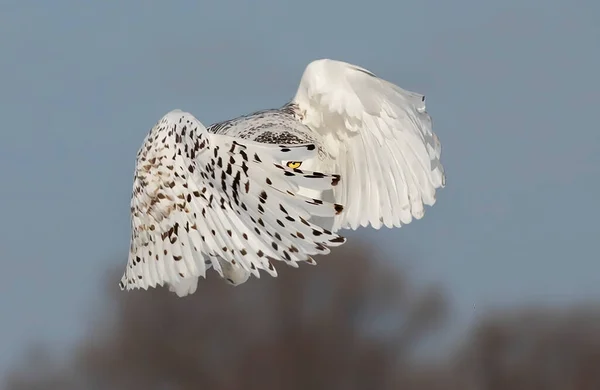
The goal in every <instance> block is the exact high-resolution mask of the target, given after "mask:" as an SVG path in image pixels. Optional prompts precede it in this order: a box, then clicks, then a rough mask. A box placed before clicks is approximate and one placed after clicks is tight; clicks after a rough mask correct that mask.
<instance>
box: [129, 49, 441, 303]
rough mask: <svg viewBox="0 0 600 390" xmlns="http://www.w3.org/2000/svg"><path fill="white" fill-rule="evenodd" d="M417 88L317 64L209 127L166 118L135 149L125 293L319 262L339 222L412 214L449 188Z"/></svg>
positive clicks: (370, 222)
mask: <svg viewBox="0 0 600 390" xmlns="http://www.w3.org/2000/svg"><path fill="white" fill-rule="evenodd" d="M440 155H441V145H440V142H439V140H438V138H437V136H436V135H435V134H434V133H433V131H432V123H431V118H430V116H429V114H427V112H426V110H425V98H424V96H423V95H420V94H417V93H414V92H410V91H406V90H404V89H402V88H400V87H398V86H396V85H394V84H392V83H390V82H387V81H385V80H383V79H381V78H378V77H377V76H375V75H374V74H373V73H371V72H370V71H368V70H366V69H364V68H361V67H359V66H356V65H351V64H348V63H345V62H341V61H334V60H328V59H323V60H317V61H313V62H312V63H310V64H309V65H308V66H307V67H306V69H305V71H304V74H303V75H302V79H301V80H300V86H299V88H298V90H297V92H296V95H295V97H294V99H293V100H292V101H291V102H289V103H287V104H285V105H284V106H283V107H281V108H278V109H272V110H265V111H259V112H256V113H253V114H250V115H245V116H241V117H239V118H235V119H232V120H228V121H225V122H220V123H216V124H214V125H212V126H209V127H208V128H207V127H205V126H204V125H202V123H200V121H199V120H198V119H196V118H195V117H194V116H193V115H191V114H189V113H187V112H183V111H180V110H174V111H171V112H169V113H167V114H166V115H165V116H164V117H163V118H162V119H161V120H160V121H159V122H158V123H157V124H156V125H155V126H154V127H153V128H152V129H151V130H150V132H149V134H148V135H147V136H146V138H145V140H144V143H143V144H142V146H141V148H140V149H139V151H138V154H137V158H136V165H135V173H134V180H133V193H132V197H131V230H132V233H131V245H130V251H129V258H128V261H127V266H126V269H125V273H124V275H123V277H122V279H121V282H120V287H121V289H123V290H132V289H136V288H142V289H147V288H148V287H156V286H157V285H161V286H162V285H164V284H167V285H168V286H169V289H170V290H171V291H173V292H175V293H176V294H177V295H178V296H185V295H188V294H192V293H194V292H195V291H196V287H197V284H198V278H199V277H200V276H202V277H205V276H206V271H207V270H208V269H209V268H211V267H212V268H213V269H214V270H215V271H216V272H217V273H218V274H219V275H220V276H221V277H222V278H224V279H226V280H227V281H228V282H229V283H231V284H233V285H239V284H241V283H244V282H245V281H246V280H247V279H248V278H249V276H250V275H251V274H253V275H255V276H256V277H260V270H262V271H265V272H267V273H268V274H270V275H271V276H277V272H276V269H275V267H274V265H273V263H275V262H276V261H283V262H285V263H287V264H288V265H290V266H293V267H298V262H307V263H309V264H315V261H314V260H313V258H312V256H313V255H319V254H327V253H329V251H330V249H329V248H330V247H334V246H338V245H341V244H343V243H344V242H345V239H344V238H343V237H341V236H339V235H338V232H339V231H340V229H357V228H358V227H359V226H364V227H366V226H372V227H373V228H375V229H379V228H381V227H382V226H386V227H389V228H391V227H399V226H401V225H403V224H404V225H405V224H408V223H410V222H411V221H412V219H413V218H416V219H420V218H421V217H422V216H423V214H424V205H429V206H431V205H433V204H434V203H435V192H436V189H437V188H441V187H444V185H445V176H444V169H443V167H442V164H441V162H440Z"/></svg>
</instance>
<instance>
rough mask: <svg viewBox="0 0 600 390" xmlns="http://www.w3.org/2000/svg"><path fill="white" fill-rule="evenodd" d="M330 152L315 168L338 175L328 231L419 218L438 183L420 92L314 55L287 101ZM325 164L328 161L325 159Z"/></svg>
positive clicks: (435, 147)
mask: <svg viewBox="0 0 600 390" xmlns="http://www.w3.org/2000/svg"><path fill="white" fill-rule="evenodd" d="M292 103H294V104H296V105H297V106H298V108H299V111H300V115H301V117H302V119H301V120H302V122H303V123H304V124H305V125H307V126H309V127H310V128H312V129H313V130H314V131H316V132H317V133H319V134H320V135H321V136H322V139H323V145H324V147H325V149H326V151H327V152H328V153H329V155H330V158H329V159H326V160H325V162H324V163H321V165H320V166H319V165H317V166H316V168H315V169H318V170H324V171H325V172H336V173H339V174H340V175H341V177H342V179H341V183H340V185H339V186H337V187H336V188H334V189H333V192H334V196H335V200H336V201H337V202H339V203H342V204H343V205H344V210H343V212H342V213H340V214H339V215H338V216H336V217H335V219H334V223H333V230H334V231H336V230H338V229H340V228H351V229H356V228H358V227H359V226H368V225H369V224H370V225H371V226H373V227H374V228H376V229H379V228H380V227H381V226H382V225H385V226H387V227H394V226H396V227H398V226H400V225H402V224H408V223H410V222H411V221H412V219H413V218H417V219H420V218H421V217H422V216H423V214H424V205H433V204H434V203H435V192H436V189H437V188H440V187H443V186H444V185H445V176H444V168H443V167H442V164H441V162H440V155H441V145H440V142H439V140H438V138H437V136H436V135H435V134H434V133H433V131H432V123H431V118H430V116H429V114H427V112H426V110H425V98H424V96H422V95H419V94H416V93H413V92H409V91H406V90H403V89H401V88H400V87H398V86H396V85H394V84H391V83H389V82H387V81H385V80H382V79H380V78H378V77H376V76H375V75H374V74H373V73H371V72H369V71H368V70H366V69H363V68H360V67H358V66H355V65H351V64H348V63H345V62H340V61H333V60H327V59H325V60H317V61H314V62H312V63H310V64H309V65H308V66H307V67H306V69H305V71H304V74H303V76H302V79H301V81H300V86H299V88H298V91H297V94H296V96H295V98H294V100H293V101H292ZM324 165H329V166H324Z"/></svg>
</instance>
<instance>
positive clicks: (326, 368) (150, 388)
mask: <svg viewBox="0 0 600 390" xmlns="http://www.w3.org/2000/svg"><path fill="white" fill-rule="evenodd" d="M369 253H370V251H369V250H368V248H364V247H359V246H356V245H354V246H352V245H350V244H349V245H346V246H344V247H341V248H338V249H337V250H335V251H334V252H333V253H332V254H331V255H329V256H327V257H321V258H319V259H317V260H318V265H317V266H316V267H311V266H309V265H303V266H301V267H300V268H299V269H295V270H294V269H290V268H288V267H287V266H285V264H283V263H282V264H278V265H277V266H278V271H279V277H278V278H276V279H273V278H270V277H268V276H266V275H265V276H264V277H263V278H261V279H260V280H255V279H254V280H253V279H251V280H250V282H248V283H246V284H245V285H242V286H240V287H235V288H233V287H231V286H228V285H226V284H225V283H224V282H222V281H221V280H218V278H217V276H216V274H213V273H212V271H211V274H210V277H209V278H208V279H207V280H201V281H200V286H199V287H198V291H197V292H196V293H195V294H194V295H192V296H190V297H187V298H184V299H178V298H177V297H176V296H175V295H174V294H172V293H169V292H168V291H167V290H166V289H158V290H149V291H145V292H144V291H141V292H137V291H136V292H129V293H125V292H121V291H119V290H118V287H117V285H116V283H114V281H115V280H118V279H119V276H120V271H121V270H120V269H119V270H117V272H116V273H114V274H111V275H110V276H111V278H110V279H108V280H107V283H106V284H107V290H108V291H109V292H108V293H107V294H108V305H105V306H99V307H98V308H97V310H93V311H94V313H95V314H94V315H95V316H96V317H95V318H93V319H92V323H95V324H96V325H94V326H93V327H92V328H91V329H89V332H88V333H87V336H86V337H85V338H84V339H82V340H80V341H79V342H78V345H77V346H76V348H75V349H74V350H72V351H71V352H69V354H68V355H67V356H66V358H65V357H64V356H62V355H60V354H59V353H58V352H53V351H52V350H45V351H38V352H32V353H30V354H29V355H28V358H26V359H25V360H24V361H22V362H20V363H19V364H17V365H16V368H15V369H14V370H13V372H11V373H10V374H9V375H8V376H7V378H6V380H5V383H4V384H3V385H4V388H5V389H6V390H76V389H77V390H85V389H94V390H109V389H110V390H125V389H131V390H134V389H143V390H163V389H164V390H179V389H181V390H187V389H190V390H191V389H194V390H198V389H210V390H237V389H247V390H251V389H257V390H308V389H314V390H319V389H323V390H337V389H340V390H357V389H361V390H362V389H365V390H371V389H373V390H378V389H381V390H387V389H390V390H391V389H394V390H396V389H412V390H434V389H436V390H437V389H439V390H496V389H498V390H530V389H531V390H533V389H536V390H538V389H539V390H567V389H577V390H579V389H581V390H583V389H589V390H600V304H599V305H596V306H593V305H590V306H577V307H572V308H563V309H560V310H559V309H548V308H535V307H528V308H518V309H513V310H506V309H504V310H502V311H498V312H494V313H493V314H491V315H488V316H487V317H486V318H484V319H482V320H481V321H480V323H479V324H478V325H477V326H475V327H474V328H473V329H472V330H471V331H470V333H469V334H468V335H467V336H466V337H465V338H464V340H463V341H462V342H461V343H459V346H458V347H457V348H456V350H455V351H453V352H451V353H446V354H444V355H441V354H440V356H438V358H437V359H432V356H433V357H435V356H436V353H435V348H436V346H435V342H432V340H435V339H434V338H433V337H434V335H436V334H438V335H439V333H440V332H442V333H443V332H444V329H445V326H447V325H446V319H447V318H448V317H447V314H448V305H447V302H446V301H445V300H444V298H443V297H444V294H443V292H442V291H441V290H440V289H439V288H431V287H425V288H422V287H418V286H415V285H414V284H412V283H410V282H409V281H408V280H407V279H406V275H404V274H403V273H402V272H401V271H400V270H399V269H398V267H394V266H392V265H391V264H390V262H383V261H380V260H378V259H376V258H372V257H371V255H370V254H369ZM507 283H510V281H507ZM425 346H426V349H427V350H428V351H429V352H428V354H427V356H428V357H427V358H423V357H422V356H421V354H419V353H418V352H419V351H420V350H422V349H423V348H425ZM432 351H433V352H432ZM442 356H443V357H442Z"/></svg>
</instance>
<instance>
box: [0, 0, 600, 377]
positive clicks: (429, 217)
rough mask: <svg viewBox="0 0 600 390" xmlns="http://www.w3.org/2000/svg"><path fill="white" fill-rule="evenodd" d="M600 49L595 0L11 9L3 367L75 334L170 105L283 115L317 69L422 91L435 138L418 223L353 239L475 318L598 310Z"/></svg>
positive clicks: (9, 2) (0, 77)
mask: <svg viewBox="0 0 600 390" xmlns="http://www.w3.org/2000/svg"><path fill="white" fill-rule="evenodd" d="M599 42H600V3H597V2H593V1H591V0H588V1H584V0H580V1H566V0H565V1H557V0H537V1H533V0H503V1H495V2H484V1H479V0H455V1H446V0H437V1H433V0H423V1H413V2H393V1H387V2H386V1H375V0H371V1H368V2H361V1H356V0H344V1H342V0H340V1H322V0H304V1H301V2H283V1H276V0H269V1H241V0H236V1H214V2H202V1H191V0H187V1H168V2H167V1H149V0H145V1H141V0H130V1H123V2H121V1H103V2H100V1H97V2H92V1H81V0H77V1H75V0H71V1H67V0H54V1H41V0H40V1H28V0H4V1H0V113H1V114H2V115H1V117H2V125H1V127H0V167H2V168H1V172H2V175H1V177H2V184H1V185H0V200H1V201H0V215H2V218H3V223H2V224H0V258H1V261H2V272H0V289H1V294H0V318H1V320H0V346H1V347H0V375H1V374H2V372H3V371H4V370H6V368H7V367H8V366H9V365H10V364H11V362H13V361H14V359H15V354H17V353H20V351H21V350H22V349H23V347H24V346H25V345H27V343H28V342H30V341H35V340H47V341H49V342H51V343H53V344H55V345H62V344H64V343H65V342H68V341H71V340H73V339H74V338H75V337H76V336H77V335H79V334H81V331H82V329H84V327H83V326H84V325H85V324H86V322H88V321H89V320H86V319H85V318H88V317H87V316H89V315H90V314H91V313H92V310H93V308H94V307H95V306H94V305H95V302H96V301H97V299H96V297H97V296H98V294H99V292H100V291H101V289H102V286H101V283H103V282H105V281H106V279H104V272H105V271H106V269H107V267H109V266H112V265H117V264H123V265H124V261H125V253H126V251H127V248H128V240H129V215H128V210H129V205H128V202H129V194H130V189H131V178H132V168H133V161H134V157H135V153H136V151H137V149H138V147H139V145H140V143H141V141H142V139H143V137H144V136H145V134H146V132H147V131H148V129H149V128H150V127H151V126H152V125H153V124H154V123H155V122H156V121H157V120H158V119H159V118H160V117H161V116H162V115H163V114H165V113H166V112H167V111H169V110H171V109H173V108H180V109H183V110H187V111H190V112H192V113H194V114H195V115H196V116H197V117H198V118H199V119H200V120H201V121H202V122H204V123H205V124H209V123H212V122H215V121H218V120H223V119H227V118H230V117H233V116H236V115H239V114H243V113H247V112H251V111H253V110H257V109H262V108H270V107H277V106H280V105H281V104H283V103H285V102H286V101H287V100H288V99H290V98H291V97H292V96H293V95H294V93H295V90H296V87H297V84H298V81H299V79H300V76H301V74H302V71H303V69H304V67H305V66H306V65H307V64H308V62H310V61H311V60H313V59H317V58H323V57H328V58H333V59H339V60H344V61H348V62H353V63H356V64H358V65H361V66H364V67H366V68H368V69H370V70H371V71H373V72H375V73H376V74H378V75H380V76H381V77H384V78H386V79H388V80H390V81H393V82H395V83H397V84H399V85H400V86H402V87H404V88H407V89H411V90H415V91H418V92H421V93H424V94H426V95H427V98H428V110H429V112H430V113H431V115H432V116H433V118H434V128H435V131H436V132H437V134H438V135H439V137H440V139H441V141H442V144H443V160H442V161H443V162H444V164H445V167H446V172H447V188H445V189H444V190H442V191H440V192H439V194H438V203H437V204H436V206H435V207H433V208H430V209H428V210H427V212H426V215H425V218H424V219H423V220H421V221H417V222H414V223H412V224H410V225H409V226H407V227H404V228H401V229H396V230H381V231H378V232H374V231H371V230H367V229H363V230H359V231H357V232H354V233H351V234H349V237H351V238H358V237H363V239H366V240H369V241H371V242H375V243H377V244H378V246H379V247H380V248H381V251H382V253H384V254H387V255H389V256H390V257H392V258H393V261H396V259H397V258H398V257H399V258H400V259H399V260H397V261H398V262H399V263H401V264H402V265H405V266H406V267H407V268H408V269H409V270H410V271H411V272H412V273H413V274H414V275H416V276H417V277H419V278H421V279H422V280H426V281H438V282H441V283H442V284H443V285H444V287H445V288H446V291H447V292H448V298H449V299H450V300H451V302H452V304H453V308H454V309H455V316H456V318H457V321H458V322H459V323H460V324H464V325H468V324H470V323H471V322H472V320H473V319H475V318H477V317H478V316H479V315H481V314H482V313H484V312H485V310H486V309H487V308H490V307H495V306H498V305H507V304H515V303H519V304H521V303H525V302H536V301H541V302H546V303H550V304H554V303H560V304H562V303H565V302H570V301H574V300H579V299H588V298H594V299H600V261H599V260H600V258H599V256H598V252H597V250H596V247H597V240H598V239H600V234H599V233H600V228H599V227H598V223H597V221H598V220H600V207H598V203H597V201H596V199H597V197H598V194H599V193H600V184H599V182H600V180H599V179H600V157H599V154H598V150H599V149H600V133H599V126H598V122H597V120H596V117H597V112H598V106H599V103H600V92H599V91H600V77H599V76H598V69H600V46H599ZM117 282H118V281H115V284H114V287H115V288H117Z"/></svg>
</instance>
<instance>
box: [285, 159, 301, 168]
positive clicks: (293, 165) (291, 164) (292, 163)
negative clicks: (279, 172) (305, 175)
mask: <svg viewBox="0 0 600 390" xmlns="http://www.w3.org/2000/svg"><path fill="white" fill-rule="evenodd" d="M300 165H302V163H301V162H300V161H288V163H287V166H288V167H290V168H292V169H296V168H300Z"/></svg>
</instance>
